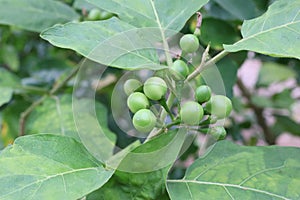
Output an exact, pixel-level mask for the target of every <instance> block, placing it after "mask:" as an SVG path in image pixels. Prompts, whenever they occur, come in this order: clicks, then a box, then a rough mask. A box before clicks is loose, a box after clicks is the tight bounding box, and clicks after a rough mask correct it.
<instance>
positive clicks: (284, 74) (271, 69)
mask: <svg viewBox="0 0 300 200" xmlns="http://www.w3.org/2000/svg"><path fill="white" fill-rule="evenodd" d="M295 77H296V73H295V71H294V70H292V69H289V68H288V67H287V66H285V65H281V64H278V63H273V62H267V63H264V64H263V66H262V67H261V69H260V71H259V75H258V80H257V83H256V84H257V86H269V85H270V84H271V83H274V82H281V81H285V80H287V79H289V78H295Z"/></svg>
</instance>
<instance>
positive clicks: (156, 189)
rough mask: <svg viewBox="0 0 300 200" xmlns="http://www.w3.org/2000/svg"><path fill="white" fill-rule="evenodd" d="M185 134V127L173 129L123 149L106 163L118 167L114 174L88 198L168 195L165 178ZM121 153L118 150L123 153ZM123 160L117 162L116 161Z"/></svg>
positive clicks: (151, 197) (89, 199) (160, 196)
mask: <svg viewBox="0 0 300 200" xmlns="http://www.w3.org/2000/svg"><path fill="white" fill-rule="evenodd" d="M185 136H186V130H185V129H182V130H180V131H178V132H177V131H170V132H168V133H167V134H162V135H160V136H158V137H156V138H153V139H152V140H150V141H148V142H146V143H144V144H142V145H139V146H137V147H136V148H134V149H133V150H130V149H129V150H130V151H128V149H124V150H122V151H121V152H120V153H121V154H123V155H124V156H119V155H118V154H116V155H115V156H114V157H112V159H111V160H110V161H109V162H108V163H107V166H109V167H110V166H113V168H117V171H116V173H115V174H114V175H113V177H112V178H111V179H110V180H109V181H108V182H107V183H106V184H105V185H104V186H103V187H102V188H100V189H99V190H98V191H97V192H95V193H92V194H91V195H89V196H88V198H87V199H88V200H94V199H95V200H96V199H97V200H98V199H116V200H119V199H120V200H122V199H153V200H156V199H167V196H166V190H165V181H166V178H167V173H168V170H169V168H170V166H171V165H172V163H173V162H174V161H175V160H176V158H177V156H178V153H179V151H180V149H181V146H182V144H183V141H184V139H185ZM123 151H125V152H126V151H127V152H126V153H125V154H124V153H123ZM120 153H119V154H120ZM118 161H119V162H120V164H119V165H118V166H117V165H115V163H119V162H118Z"/></svg>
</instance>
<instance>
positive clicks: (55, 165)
mask: <svg viewBox="0 0 300 200" xmlns="http://www.w3.org/2000/svg"><path fill="white" fill-rule="evenodd" d="M112 174H113V171H112V170H106V169H105V168H104V167H103V166H102V164H101V163H99V162H98V161H97V160H96V159H95V158H93V157H92V156H91V155H90V154H89V153H88V152H87V151H86V150H85V148H84V146H83V145H82V144H81V143H79V142H77V141H76V140H74V139H72V138H69V137H64V136H58V135H50V134H49V135H45V134H43V135H34V136H24V137H20V138H18V139H17V140H16V141H15V143H14V145H12V146H9V147H7V148H6V149H4V150H3V151H2V152H1V154H0V186H1V188H2V189H1V191H0V199H3V200H6V199H7V200H9V199H36V200H38V199H44V200H48V199H49V200H50V199H66V200H68V199H70V200H73V199H78V198H81V197H83V196H84V195H86V194H88V193H90V192H92V191H94V190H96V189H97V188H99V187H101V186H102V185H103V184H104V183H106V182H107V181H108V179H109V178H110V177H111V176H112Z"/></svg>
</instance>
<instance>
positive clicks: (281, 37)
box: [224, 0, 300, 59]
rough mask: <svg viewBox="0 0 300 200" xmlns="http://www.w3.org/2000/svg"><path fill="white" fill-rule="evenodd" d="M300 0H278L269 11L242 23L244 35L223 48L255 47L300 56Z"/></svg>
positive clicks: (275, 53) (231, 49)
mask: <svg viewBox="0 0 300 200" xmlns="http://www.w3.org/2000/svg"><path fill="white" fill-rule="evenodd" d="M299 7H300V1H298V0H278V1H275V2H274V3H273V4H272V5H271V6H270V7H269V9H268V11H267V12H266V13H265V14H264V15H262V16H260V17H258V18H255V19H252V20H249V21H245V22H244V24H243V26H242V35H243V39H242V40H240V41H238V42H237V43H235V44H233V45H224V48H225V50H226V51H229V52H236V51H241V50H249V51H255V52H258V53H262V54H267V55H272V56H277V57H292V58H298V59H300V49H299V48H298V47H299V46H300V40H299V37H300V14H299Z"/></svg>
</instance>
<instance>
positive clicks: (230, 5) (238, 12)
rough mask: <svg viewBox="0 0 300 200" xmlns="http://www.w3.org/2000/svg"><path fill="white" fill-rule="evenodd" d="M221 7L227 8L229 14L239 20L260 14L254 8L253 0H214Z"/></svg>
mask: <svg viewBox="0 0 300 200" xmlns="http://www.w3.org/2000/svg"><path fill="white" fill-rule="evenodd" d="M214 1H215V2H217V3H218V4H219V5H220V6H221V7H222V8H223V9H225V10H227V11H228V12H229V13H230V14H232V15H233V16H235V17H237V18H238V19H240V20H245V19H250V18H254V17H257V16H258V15H259V14H261V13H260V12H259V11H258V9H257V8H256V5H255V3H254V2H253V0H247V1H240V0H214Z"/></svg>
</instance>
